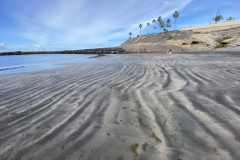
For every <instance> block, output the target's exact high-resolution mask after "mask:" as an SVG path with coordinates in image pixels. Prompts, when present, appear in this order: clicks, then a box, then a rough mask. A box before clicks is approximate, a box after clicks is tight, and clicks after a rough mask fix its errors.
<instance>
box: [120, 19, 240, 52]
mask: <svg viewBox="0 0 240 160" xmlns="http://www.w3.org/2000/svg"><path fill="white" fill-rule="evenodd" d="M121 47H122V48H123V49H124V50H125V51H126V52H166V51H167V50H169V49H170V48H171V49H172V50H173V51H174V52H183V51H184V52H192V51H210V50H215V49H217V50H225V51H228V50H229V51H240V21H236V22H225V23H221V24H211V25H205V26H198V27H193V28H186V29H181V30H178V31H175V32H166V33H157V34H150V35H144V36H141V37H138V38H132V39H128V40H127V41H126V42H124V43H122V44H121Z"/></svg>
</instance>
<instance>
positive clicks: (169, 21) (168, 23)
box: [166, 19, 172, 31]
mask: <svg viewBox="0 0 240 160" xmlns="http://www.w3.org/2000/svg"><path fill="white" fill-rule="evenodd" d="M166 23H167V25H166V27H167V31H168V28H170V27H171V26H172V25H170V23H171V20H170V19H167V21H166Z"/></svg>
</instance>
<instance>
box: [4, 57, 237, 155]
mask: <svg viewBox="0 0 240 160" xmlns="http://www.w3.org/2000/svg"><path fill="white" fill-rule="evenodd" d="M113 57H114V56H113ZM113 57H112V56H111V55H109V56H104V57H102V59H101V60H100V61H96V62H87V63H86V64H84V63H76V64H72V65H70V66H68V67H63V68H61V69H54V70H47V71H39V72H32V73H24V74H12V75H4V76H0V89H1V90H0V141H1V143H0V159H35V160H38V159H39V160H40V159H46V160H47V159H106V158H108V159H149V160H155V159H159V158H161V159H169V160H171V159H226V160H228V159H229V160H230V159H237V158H238V157H240V153H239V152H238V151H239V150H240V141H239V138H240V137H239V133H240V130H239V128H240V118H239V115H240V109H239V105H238V104H240V100H239V98H238V95H239V94H240V86H239V78H240V73H239V63H240V57H239V56H238V55H237V54H214V55H213V54H199V56H198V55H196V54H188V53H186V54H172V55H166V54H153V53H148V54H121V55H118V57H117V58H113Z"/></svg>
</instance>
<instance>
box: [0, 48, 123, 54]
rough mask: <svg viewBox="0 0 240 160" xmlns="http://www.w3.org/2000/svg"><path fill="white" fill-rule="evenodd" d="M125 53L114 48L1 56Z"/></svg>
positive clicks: (120, 49) (19, 52)
mask: <svg viewBox="0 0 240 160" xmlns="http://www.w3.org/2000/svg"><path fill="white" fill-rule="evenodd" d="M122 52H124V49H123V48H121V47H114V48H94V49H82V50H65V51H42V52H21V51H16V52H3V53H0V55H24V54H119V53H122Z"/></svg>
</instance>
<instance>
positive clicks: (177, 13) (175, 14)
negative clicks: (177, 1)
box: [173, 11, 179, 32]
mask: <svg viewBox="0 0 240 160" xmlns="http://www.w3.org/2000/svg"><path fill="white" fill-rule="evenodd" d="M173 17H174V18H175V25H174V32H175V29H176V23H177V18H178V17H179V12H178V11H175V12H174V13H173Z"/></svg>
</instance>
